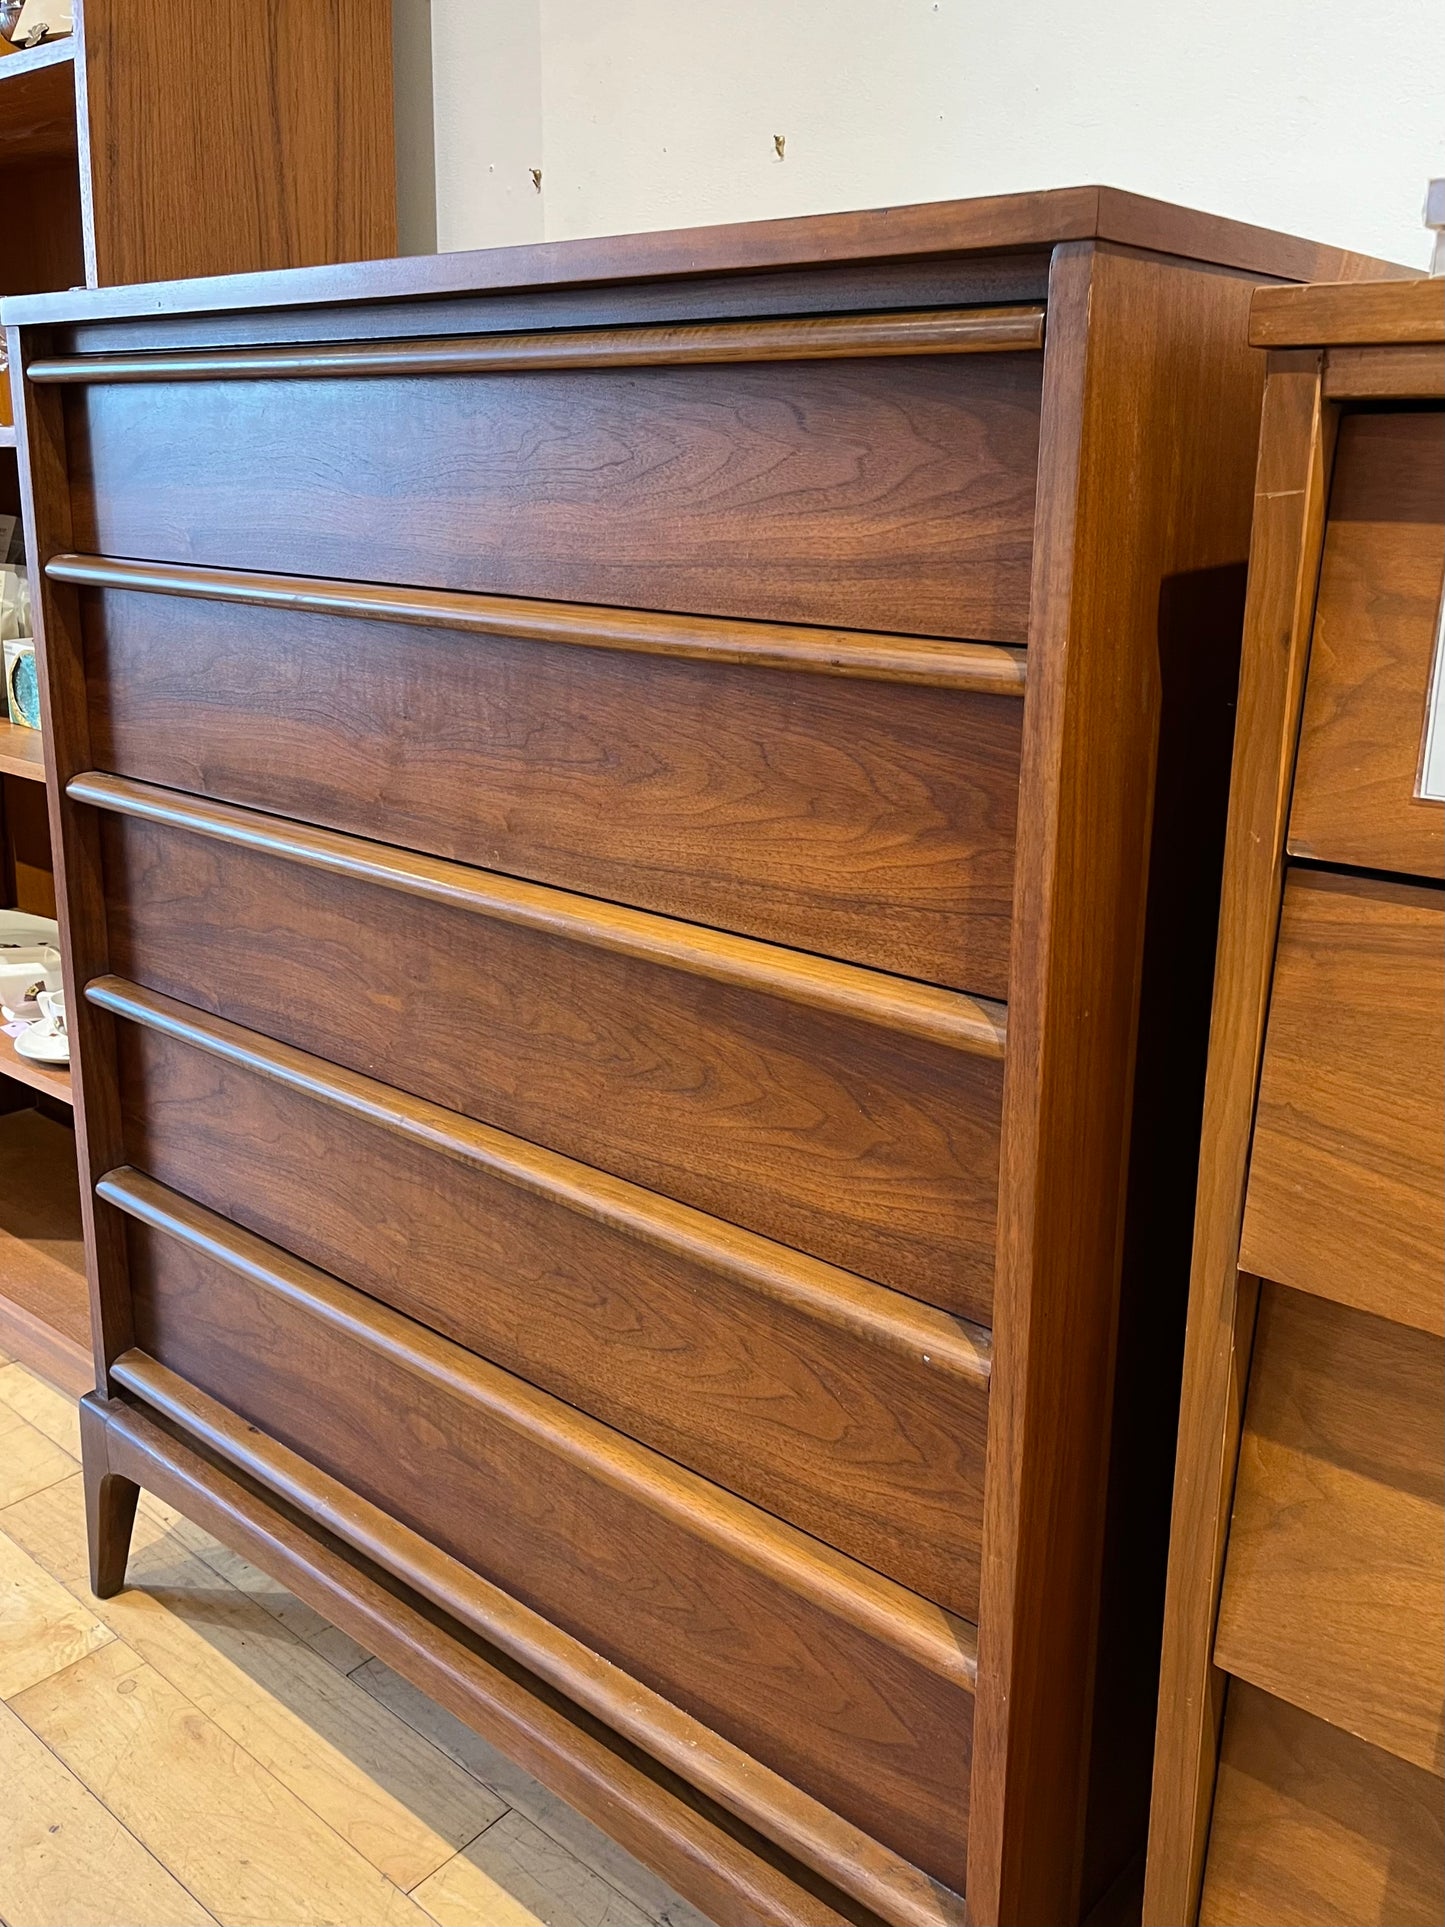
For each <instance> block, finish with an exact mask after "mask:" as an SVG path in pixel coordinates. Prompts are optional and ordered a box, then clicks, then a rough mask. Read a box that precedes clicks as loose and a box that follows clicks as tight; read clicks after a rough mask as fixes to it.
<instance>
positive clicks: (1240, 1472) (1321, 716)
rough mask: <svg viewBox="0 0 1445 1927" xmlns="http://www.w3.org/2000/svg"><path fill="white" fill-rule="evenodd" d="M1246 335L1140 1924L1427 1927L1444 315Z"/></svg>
mask: <svg viewBox="0 0 1445 1927" xmlns="http://www.w3.org/2000/svg"><path fill="white" fill-rule="evenodd" d="M1252 338H1253V340H1254V341H1255V342H1256V343H1257V344H1259V346H1261V347H1264V348H1268V350H1269V379H1268V386H1267V389H1266V393H1265V407H1264V426H1263V435H1262V440H1261V443H1260V454H1259V475H1258V481H1257V485H1256V507H1255V525H1254V537H1253V547H1252V551H1251V558H1250V589H1249V612H1248V620H1247V623H1246V629H1245V645H1244V661H1243V668H1242V674H1241V680H1240V703H1239V708H1240V736H1239V743H1238V748H1237V753H1236V763H1235V774H1234V781H1233V788H1232V793H1231V798H1230V814H1229V832H1228V836H1229V841H1228V850H1227V856H1226V864H1225V878H1224V904H1223V912H1222V920H1221V926H1220V943H1219V971H1218V979H1217V983H1216V988H1215V1001H1214V1017H1213V1026H1212V1035H1211V1043H1210V1061H1209V1078H1208V1094H1207V1099H1206V1108H1205V1123H1204V1148H1203V1157H1202V1164H1201V1182H1200V1201H1199V1214H1198V1222H1197V1226H1196V1230H1195V1240H1194V1269H1193V1281H1192V1285H1191V1295H1190V1307H1189V1326H1188V1349H1187V1353H1186V1362H1185V1376H1184V1393H1183V1415H1182V1420H1181V1427H1180V1438H1179V1463H1178V1472H1177V1481H1176V1486H1175V1498H1174V1528H1173V1545H1172V1548H1171V1552H1170V1565H1169V1594H1168V1612H1167V1617H1166V1621H1165V1639H1164V1657H1163V1669H1162V1680H1161V1690H1160V1704H1159V1728H1158V1752H1157V1760H1156V1766H1155V1779H1154V1805H1153V1818H1152V1823H1151V1830H1150V1842H1149V1862H1148V1885H1147V1888H1146V1898H1145V1919H1146V1920H1147V1921H1150V1922H1154V1923H1160V1924H1162V1923H1168V1922H1176V1923H1177V1922H1181V1921H1185V1922H1191V1923H1192V1922H1194V1921H1196V1920H1198V1921H1200V1922H1209V1923H1237V1924H1238V1927H1248V1923H1258V1922H1260V1921H1278V1922H1286V1923H1291V1924H1294V1923H1298V1924H1299V1927H1325V1924H1326V1923H1339V1924H1340V1927H1361V1923H1379V1927H1415V1924H1416V1923H1431V1922H1439V1921H1440V1919H1441V1917H1442V1914H1445V1829H1442V1814H1445V1787H1442V1784H1441V1777H1442V1772H1445V1550H1442V1548H1445V1448H1442V1433H1445V1375H1442V1367H1445V1351H1442V1344H1441V1335H1442V1330H1445V1325H1442V1261H1445V907H1442V893H1441V889H1440V885H1441V881H1442V879H1445V803H1442V802H1441V801H1439V800H1431V799H1430V797H1429V796H1428V795H1422V794H1421V793H1420V788H1421V777H1422V774H1423V768H1422V746H1423V742H1424V735H1425V724H1426V715H1427V707H1428V704H1429V699H1430V695H1431V690H1432V676H1438V674H1439V673H1440V666H1439V663H1438V641H1437V638H1438V635H1439V623H1440V609H1441V576H1442V568H1445V499H1442V490H1441V480H1442V476H1445V407H1442V405H1441V404H1442V402H1445V352H1442V349H1445V283H1442V282H1441V281H1438V280H1436V281H1420V282H1414V283H1408V284H1400V285H1397V286H1389V287H1380V286H1377V287H1373V288H1370V289H1365V288H1362V287H1344V286H1333V287H1316V288H1299V289H1268V290H1263V291H1261V293H1260V294H1259V295H1258V296H1257V297H1256V300H1255V303H1254V308H1253V318H1252ZM1436 696H1437V703H1439V702H1440V699H1441V698H1445V690H1442V689H1440V688H1439V686H1438V684H1437V685H1436ZM1439 721H1440V725H1441V727H1442V728H1445V705H1442V713H1440V714H1439ZM1435 793H1436V796H1437V797H1438V796H1439V794H1440V791H1439V788H1438V786H1437V788H1436V792H1435Z"/></svg>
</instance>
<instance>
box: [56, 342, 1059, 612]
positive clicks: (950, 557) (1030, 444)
mask: <svg viewBox="0 0 1445 1927" xmlns="http://www.w3.org/2000/svg"><path fill="white" fill-rule="evenodd" d="M1042 365H1043V364H1042V357H1041V356H1038V355H1034V354H1002V355H968V356H963V357H949V356H937V357H923V358H902V359H896V360H887V359H878V360H846V361H808V362H784V363H758V364H755V365H751V366H749V365H747V364H745V363H734V364H732V365H724V366H701V367H638V368H619V369H610V370H609V369H576V370H572V371H567V372H555V371H554V372H527V373H511V374H508V373H492V374H456V375H445V376H443V375H432V376H418V377H412V378H405V377H398V376H392V377H386V376H374V377H369V378H368V379H366V380H364V381H358V380H356V379H353V378H347V379H344V380H337V379H334V378H331V379H306V380H293V381H265V380H252V381H219V382H207V381H186V382H181V383H166V382H163V381H160V382H157V381H148V382H142V383H138V384H135V385H125V384H119V385H114V386H109V385H98V386H94V387H90V388H84V389H79V390H76V391H74V394H73V396H72V400H71V405H70V437H71V461H72V482H73V486H74V491H75V493H74V500H75V522H76V526H75V539H76V543H77V546H80V547H84V548H88V549H90V550H92V551H94V552H96V553H98V554H102V555H117V556H136V557H143V558H145V559H147V560H150V561H171V562H208V563H216V564H220V565H223V566H229V567H233V568H251V569H274V570H280V571H282V572H285V573H287V574H296V575H329V576H341V577H346V578H349V579H353V580H362V581H365V580H376V581H385V582H396V583H408V584H410V583H417V584H425V585H427V586H430V587H434V588H441V589H483V590H490V591H493V592H495V593H499V594H515V595H528V596H543V597H554V598H563V599H566V600H570V601H577V602H606V603H612V604H615V605H618V606H620V607H624V608H634V609H675V610H684V611H692V612H694V613H696V614H699V615H730V616H757V617H761V618H764V619H768V620H773V621H779V622H809V623H830V624H835V625H838V626H841V627H846V628H856V629H883V630H902V631H906V632H908V633H911V634H918V635H943V636H972V637H976V638H978V639H979V640H981V641H998V642H1023V641H1025V640H1026V638H1027V630H1028V604H1029V572H1030V558H1031V551H1032V546H1033V521H1034V490H1035V477H1036V470H1037V465H1038V438H1039V401H1040V390H1041V383H1042Z"/></svg>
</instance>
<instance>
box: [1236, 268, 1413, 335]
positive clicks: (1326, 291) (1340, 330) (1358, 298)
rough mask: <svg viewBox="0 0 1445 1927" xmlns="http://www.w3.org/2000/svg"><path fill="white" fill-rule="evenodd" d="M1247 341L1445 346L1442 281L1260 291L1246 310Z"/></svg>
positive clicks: (1360, 282)
mask: <svg viewBox="0 0 1445 1927" xmlns="http://www.w3.org/2000/svg"><path fill="white" fill-rule="evenodd" d="M1249 338H1250V341H1251V342H1252V343H1253V344H1254V346H1255V347H1256V348H1334V347H1394V346H1407V345H1410V344H1418V343H1425V344H1429V343H1431V342H1445V277H1442V276H1439V275H1436V276H1421V277H1419V278H1417V279H1412V280H1401V281H1373V282H1365V281H1363V280H1362V279H1360V278H1358V277H1357V278H1356V279H1355V280H1353V281H1326V282H1316V283H1314V284H1313V285H1310V286H1305V287H1298V288H1261V289H1260V290H1259V291H1258V293H1257V294H1256V295H1255V297H1254V300H1253V302H1252V303H1251V306H1250V313H1249Z"/></svg>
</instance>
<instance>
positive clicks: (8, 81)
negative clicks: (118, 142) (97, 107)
mask: <svg viewBox="0 0 1445 1927" xmlns="http://www.w3.org/2000/svg"><path fill="white" fill-rule="evenodd" d="M75 151H76V136H75V36H74V35H73V34H68V35H67V36H66V37H65V38H64V39H63V40H50V41H47V42H46V43H45V45H44V46H41V47H32V48H30V49H29V50H28V51H27V52H21V53H13V54H6V55H4V56H3V58H0V165H3V164H6V163H9V162H11V161H41V160H60V159H64V158H65V157H67V156H70V155H73V154H74V153H75ZM9 213H10V218H11V219H14V218H15V216H16V213H17V210H16V209H15V208H14V207H12V208H11V209H10V210H9Z"/></svg>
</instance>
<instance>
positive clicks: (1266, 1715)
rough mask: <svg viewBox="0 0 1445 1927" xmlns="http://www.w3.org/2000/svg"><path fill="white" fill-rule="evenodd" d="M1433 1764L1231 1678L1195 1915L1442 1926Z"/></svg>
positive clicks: (1219, 1922) (1337, 1925) (1218, 1919)
mask: <svg viewBox="0 0 1445 1927" xmlns="http://www.w3.org/2000/svg"><path fill="white" fill-rule="evenodd" d="M1440 1794H1441V1788H1440V1782H1439V1780H1438V1779H1436V1778H1435V1776H1434V1775H1433V1774H1430V1773H1424V1772H1422V1771H1421V1770H1420V1768H1419V1767H1415V1766H1407V1765H1406V1764H1405V1762H1404V1761H1403V1760H1397V1759H1395V1758H1394V1756H1393V1755H1392V1754H1389V1753H1382V1752H1380V1750H1379V1749H1378V1748H1377V1747H1373V1746H1370V1745H1368V1744H1367V1743H1366V1742H1365V1741H1364V1740H1357V1739H1355V1738H1354V1737H1353V1736H1352V1735H1351V1734H1349V1733H1342V1732H1340V1731H1339V1730H1338V1728H1336V1727H1333V1726H1327V1725H1326V1724H1325V1722H1324V1721H1323V1720H1317V1719H1313V1718H1311V1716H1310V1715H1309V1714H1308V1713H1301V1712H1300V1711H1299V1710H1298V1708H1296V1707H1293V1706H1288V1705H1286V1704H1285V1702H1284V1701H1283V1700H1277V1699H1272V1698H1271V1697H1270V1695H1269V1694H1268V1693H1260V1692H1257V1691H1256V1690H1255V1689H1254V1688H1253V1687H1250V1686H1246V1685H1244V1684H1243V1683H1242V1682H1235V1683H1232V1684H1231V1686H1230V1688H1229V1701H1228V1705H1227V1708H1226V1711H1225V1717H1224V1741H1223V1749H1222V1752H1221V1754H1220V1760H1219V1779H1218V1784H1217V1786H1216V1789H1215V1795H1214V1814H1213V1820H1212V1822H1211V1825H1210V1833H1209V1857H1208V1860H1207V1861H1206V1863H1205V1872H1204V1898H1203V1901H1202V1903H1201V1905H1200V1909H1199V1922H1200V1927H1260V1922H1261V1921H1268V1922H1270V1923H1271V1927H1438V1923H1439V1921H1440V1918H1441V1914H1442V1912H1445V1875H1442V1867H1445V1828H1442V1825H1441V1814H1442V1805H1441V1798H1440Z"/></svg>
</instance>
